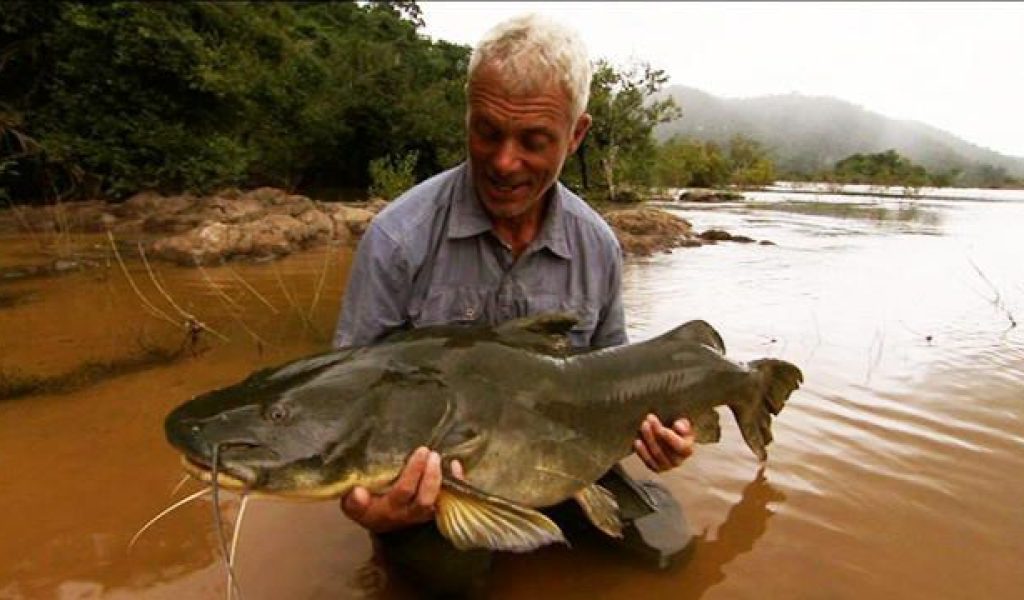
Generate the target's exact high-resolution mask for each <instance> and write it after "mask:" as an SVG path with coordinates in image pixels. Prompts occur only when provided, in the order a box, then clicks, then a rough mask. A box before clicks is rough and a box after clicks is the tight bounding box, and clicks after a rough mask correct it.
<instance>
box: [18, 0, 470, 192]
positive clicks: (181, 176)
mask: <svg viewBox="0 0 1024 600" xmlns="http://www.w3.org/2000/svg"><path fill="white" fill-rule="evenodd" d="M420 26H422V18H421V15H420V13H419V8H418V7H417V5H416V4H415V3H414V2H397V3H366V4H356V3H351V2H344V3H311V2H303V3H255V2H238V3H209V2H203V3H195V2H182V3H138V2H103V3H84V2H62V3H38V2H9V3H5V5H4V10H3V11H0V121H2V122H3V124H4V130H3V131H2V132H0V163H3V164H4V168H3V170H2V172H0V183H3V184H5V185H6V184H10V186H9V187H8V189H17V190H19V191H18V192H17V193H16V194H15V195H17V196H19V197H22V198H26V199H31V198H33V197H35V198H38V197H40V196H41V195H42V194H41V192H40V190H41V189H42V188H43V187H44V182H45V181H46V180H47V178H45V177H41V176H39V173H40V172H41V171H42V170H43V168H44V167H46V168H47V169H49V166H52V165H57V166H59V167H60V168H59V169H50V170H51V171H53V172H54V173H58V174H59V173H65V174H77V175H75V177H77V179H78V180H81V181H85V182H90V181H91V182H93V183H94V185H93V186H92V188H94V189H95V190H97V191H99V192H101V193H103V194H105V195H108V196H113V197H122V196H125V195H127V194H130V193H133V192H134V191H136V190H138V189H141V188H157V189H163V190H167V191H178V190H182V189H190V190H206V189H210V188H213V187H217V186H222V185H227V184H234V185H263V184H270V185H279V186H284V187H288V188H295V187H302V186H318V185H327V186H331V185H344V186H353V185H355V186H365V185H367V184H369V183H370V176H369V164H370V162H371V161H372V160H373V159H375V158H379V157H382V156H389V155H393V156H399V155H404V154H406V153H408V152H411V151H416V153H417V156H418V157H419V160H418V161H417V164H416V171H417V174H418V175H420V176H422V175H426V174H429V173H431V172H435V171H436V170H438V169H440V168H443V167H445V166H450V165H451V164H453V162H454V161H456V160H458V158H459V157H460V156H461V154H462V144H463V142H462V127H463V125H462V114H463V109H462V106H463V101H462V86H463V83H464V81H465V75H464V73H465V68H466V63H467V61H468V56H469V49H468V48H466V47H465V46H461V45H455V44H449V43H447V42H433V41H431V40H429V39H427V38H425V37H423V36H421V35H420V34H419V33H418V28H419V27H420ZM21 139H31V140H35V141H36V142H38V148H39V150H38V152H36V153H35V154H33V155H32V156H27V155H26V154H25V152H24V151H23V148H21V147H20V146H18V144H17V143H16V142H17V141H18V140H21ZM12 161H13V163H12ZM75 177H71V176H64V177H63V184H61V180H60V178H58V177H53V176H51V177H49V178H48V180H49V181H50V182H51V183H53V184H54V185H55V187H62V188H63V189H65V191H70V189H69V188H70V187H71V186H70V185H69V183H70V182H71V180H72V179H75ZM19 186H20V187H19ZM77 191H79V192H81V193H86V194H88V193H91V192H90V191H88V190H84V189H83V188H82V187H79V188H78V189H77Z"/></svg>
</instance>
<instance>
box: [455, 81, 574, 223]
mask: <svg viewBox="0 0 1024 600" xmlns="http://www.w3.org/2000/svg"><path fill="white" fill-rule="evenodd" d="M468 121H469V123H468V129H469V132H468V135H469V142H468V146H469V158H470V165H471V168H472V174H473V183H474V185H475V186H476V192H477V195H478V196H479V197H480V200H481V202H483V204H484V208H485V209H486V210H487V212H488V213H490V215H491V216H492V217H493V218H496V219H513V218H516V217H520V216H522V215H526V214H528V213H530V212H531V210H538V211H539V210H540V208H541V207H542V204H541V201H542V200H543V198H544V195H545V193H546V192H547V191H548V189H549V188H550V187H551V185H552V184H554V183H555V180H556V179H557V178H558V174H559V173H560V172H561V170H562V165H563V164H564V163H565V159H566V158H567V157H568V156H569V155H570V154H572V153H573V152H575V151H576V148H577V147H578V146H579V144H580V142H582V141H583V136H584V135H585V134H586V132H587V128H588V127H590V115H587V114H584V115H582V116H581V117H580V118H579V119H576V120H573V118H572V108H571V105H570V102H569V96H568V94H566V93H565V90H563V89H562V87H561V86H560V85H558V84H557V83H555V82H552V83H550V84H548V85H547V86H546V87H544V88H542V89H541V90H540V91H539V92H538V93H536V94H530V95H513V94H512V93H511V92H509V91H508V89H507V88H506V86H505V85H504V83H503V81H502V80H501V78H500V76H499V75H498V73H497V71H496V70H495V69H494V68H493V67H491V66H489V65H484V66H482V67H481V68H480V69H479V70H478V71H477V72H476V75H475V76H474V78H473V82H472V83H471V84H470V86H469V119H468Z"/></svg>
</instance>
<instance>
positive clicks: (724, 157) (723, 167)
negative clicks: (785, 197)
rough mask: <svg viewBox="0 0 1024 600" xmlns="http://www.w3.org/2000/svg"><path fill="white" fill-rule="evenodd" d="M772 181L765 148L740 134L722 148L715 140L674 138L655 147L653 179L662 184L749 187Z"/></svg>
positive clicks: (769, 160)
mask: <svg viewBox="0 0 1024 600" xmlns="http://www.w3.org/2000/svg"><path fill="white" fill-rule="evenodd" d="M774 180H775V165H774V163H773V162H772V160H771V158H770V157H769V155H768V151H767V150H766V149H765V148H764V147H763V146H762V145H761V144H760V143H759V142H757V141H756V140H753V139H750V138H747V137H744V136H741V135H736V136H734V137H733V138H732V139H731V140H730V141H729V145H728V146H727V148H726V149H724V150H723V149H722V148H720V147H719V146H718V145H717V144H715V143H714V142H701V141H698V140H694V139H687V138H682V137H673V138H671V139H669V140H667V141H665V143H663V144H661V145H660V146H659V147H658V149H657V156H656V158H655V161H654V182H655V183H656V184H657V185H658V186H661V187H676V188H679V187H707V188H713V187H722V186H725V185H730V184H731V185H738V186H741V187H750V186H761V185H768V184H770V183H772V182H773V181H774Z"/></svg>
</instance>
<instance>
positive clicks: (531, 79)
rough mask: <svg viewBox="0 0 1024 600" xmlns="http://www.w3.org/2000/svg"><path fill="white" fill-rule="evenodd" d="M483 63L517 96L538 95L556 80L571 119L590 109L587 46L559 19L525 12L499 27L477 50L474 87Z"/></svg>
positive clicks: (472, 64) (590, 72)
mask: <svg viewBox="0 0 1024 600" xmlns="http://www.w3.org/2000/svg"><path fill="white" fill-rule="evenodd" d="M482 65H490V66H494V67H495V68H496V69H497V70H498V73H499V74H500V75H501V78H502V79H503V80H504V81H505V82H506V85H509V86H513V87H512V88H511V91H512V92H514V93H524V94H530V93H536V92H538V91H539V90H540V89H542V88H543V87H544V86H545V85H547V84H549V83H550V82H552V81H556V82H558V83H559V84H561V85H562V87H563V88H564V89H565V92H566V93H567V94H568V95H569V101H570V108H571V109H572V116H573V120H575V119H578V118H579V117H580V115H582V114H583V113H584V111H586V109H587V100H588V98H589V97H590V78H591V77H592V75H593V69H592V68H591V66H590V59H589V57H588V56H587V47H586V46H585V45H584V44H583V40H582V39H580V36H579V35H578V34H577V33H576V32H575V31H574V30H572V29H570V28H569V27H566V26H565V25H563V24H561V23H558V22H557V21H553V20H551V19H549V18H547V17H543V16H541V15H538V14H526V15H520V16H517V17H512V18H511V19H508V20H506V21H502V22H501V23H498V24H497V25H495V26H494V27H492V28H491V30H490V31H488V32H487V33H486V34H484V37H483V39H481V40H480V42H479V43H478V44H477V45H476V48H474V49H473V54H472V56H471V57H470V59H469V82H470V83H472V81H473V74H474V73H476V72H477V70H478V69H479V68H480V67H481V66H482Z"/></svg>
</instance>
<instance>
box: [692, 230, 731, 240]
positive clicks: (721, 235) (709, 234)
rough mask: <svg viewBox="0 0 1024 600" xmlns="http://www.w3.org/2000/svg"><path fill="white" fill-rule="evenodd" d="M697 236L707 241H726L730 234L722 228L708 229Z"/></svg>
mask: <svg viewBox="0 0 1024 600" xmlns="http://www.w3.org/2000/svg"><path fill="white" fill-rule="evenodd" d="M698 237H700V239H702V240H706V241H709V242H727V241H729V240H731V239H732V234H731V233H729V232H728V231H724V230H722V229H708V230H707V231H704V232H702V233H701V234H700V235H699V236H698Z"/></svg>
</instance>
